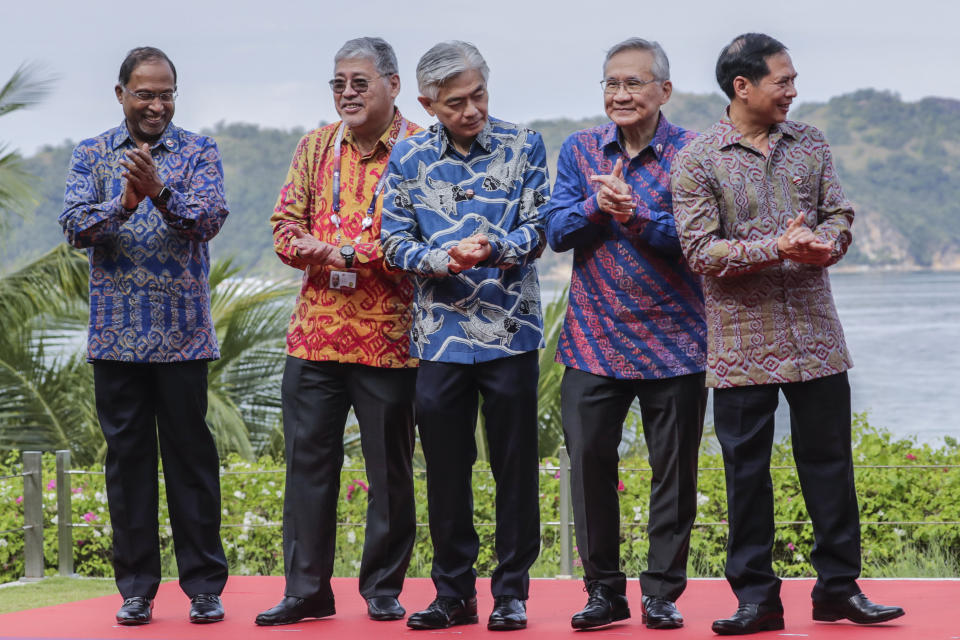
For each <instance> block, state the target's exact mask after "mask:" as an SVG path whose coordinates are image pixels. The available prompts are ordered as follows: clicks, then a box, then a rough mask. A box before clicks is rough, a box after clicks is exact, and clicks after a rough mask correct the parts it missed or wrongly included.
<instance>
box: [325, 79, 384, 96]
mask: <svg viewBox="0 0 960 640" xmlns="http://www.w3.org/2000/svg"><path fill="white" fill-rule="evenodd" d="M382 77H383V76H382V75H376V76H374V78H382ZM328 84H329V85H330V90H331V91H333V92H334V93H335V94H337V95H340V94H341V93H343V92H344V91H346V90H347V81H346V80H344V79H343V78H334V79H333V80H331V81H330V82H329V83H328ZM350 88H351V89H353V90H354V91H356V92H357V93H366V92H367V90H368V89H370V80H367V79H366V78H351V79H350Z"/></svg>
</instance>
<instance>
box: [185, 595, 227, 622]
mask: <svg viewBox="0 0 960 640" xmlns="http://www.w3.org/2000/svg"><path fill="white" fill-rule="evenodd" d="M221 620H223V603H222V602H220V596H218V595H217V594H215V593H198V594H197V595H195V596H193V597H192V598H190V622H193V623H195V624H205V623H207V622H220V621H221Z"/></svg>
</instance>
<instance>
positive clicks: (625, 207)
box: [590, 158, 635, 223]
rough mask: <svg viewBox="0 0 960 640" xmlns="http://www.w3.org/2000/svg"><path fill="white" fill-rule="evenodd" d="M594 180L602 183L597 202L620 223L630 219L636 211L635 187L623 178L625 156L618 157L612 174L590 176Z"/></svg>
mask: <svg viewBox="0 0 960 640" xmlns="http://www.w3.org/2000/svg"><path fill="white" fill-rule="evenodd" d="M590 179H591V180H592V181H593V182H599V183H600V189H599V190H598V191H597V204H598V205H600V208H601V209H602V210H603V211H606V212H607V213H609V214H610V215H611V216H613V218H614V219H615V220H616V221H617V222H620V223H625V222H627V221H629V220H630V217H631V216H633V212H634V208H635V205H634V202H633V189H632V188H631V187H630V185H629V184H627V183H626V182H624V180H623V158H617V163H616V164H615V165H614V166H613V171H612V172H610V175H608V176H605V175H602V174H601V175H593V176H590Z"/></svg>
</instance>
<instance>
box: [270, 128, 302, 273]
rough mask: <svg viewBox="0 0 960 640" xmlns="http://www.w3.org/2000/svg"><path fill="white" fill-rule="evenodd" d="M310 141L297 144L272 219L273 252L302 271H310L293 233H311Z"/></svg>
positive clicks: (287, 263) (285, 262)
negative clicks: (296, 245)
mask: <svg viewBox="0 0 960 640" xmlns="http://www.w3.org/2000/svg"><path fill="white" fill-rule="evenodd" d="M309 140H310V137H309V136H304V137H303V138H301V139H300V142H299V143H298V144H297V148H296V150H294V152H293V159H292V160H291V161H290V168H289V169H288V170H287V177H286V178H285V179H284V181H283V186H282V187H280V195H279V196H278V197H277V204H276V206H274V208H273V215H272V216H270V224H271V225H272V226H273V250H274V251H275V252H276V254H277V257H278V258H280V260H281V262H283V263H284V264H286V265H289V266H291V267H294V268H295V269H301V270H303V269H306V267H307V263H305V262H303V261H301V260H300V259H299V257H298V256H297V252H296V251H295V250H294V248H293V244H292V243H293V240H294V238H296V236H295V235H294V233H293V230H294V229H295V228H298V227H299V228H300V230H301V231H303V232H304V233H305V234H309V233H310V232H311V231H310V220H309V215H308V213H307V212H308V211H309V210H310V189H309V184H310V183H309V181H310V142H309Z"/></svg>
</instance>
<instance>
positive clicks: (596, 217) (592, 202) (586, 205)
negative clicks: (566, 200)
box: [583, 194, 610, 225]
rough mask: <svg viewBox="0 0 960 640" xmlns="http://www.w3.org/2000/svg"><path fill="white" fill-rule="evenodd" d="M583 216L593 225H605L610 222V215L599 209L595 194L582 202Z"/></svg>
mask: <svg viewBox="0 0 960 640" xmlns="http://www.w3.org/2000/svg"><path fill="white" fill-rule="evenodd" d="M583 215H584V217H585V218H586V219H587V220H589V221H590V222H592V223H593V224H601V225H605V224H607V223H608V222H610V214H609V213H607V212H606V211H604V210H603V209H601V208H600V205H599V204H598V203H597V194H593V195H592V196H590V197H589V198H587V199H586V200H584V201H583Z"/></svg>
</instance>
